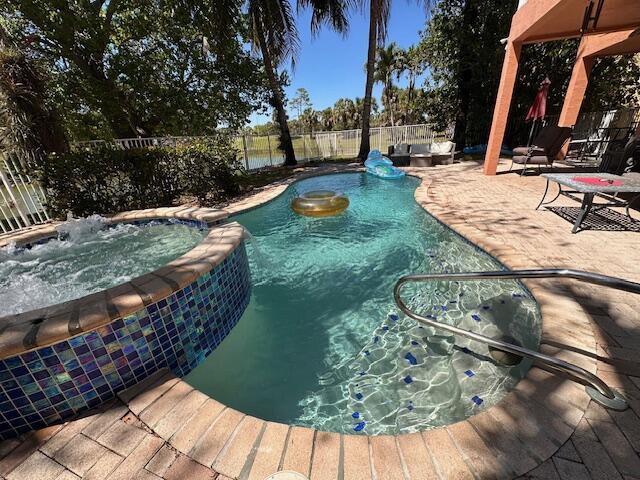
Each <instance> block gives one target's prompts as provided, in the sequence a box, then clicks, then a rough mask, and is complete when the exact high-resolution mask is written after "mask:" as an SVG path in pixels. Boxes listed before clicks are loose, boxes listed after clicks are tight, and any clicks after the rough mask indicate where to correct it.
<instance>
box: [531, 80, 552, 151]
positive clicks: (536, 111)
mask: <svg viewBox="0 0 640 480" xmlns="http://www.w3.org/2000/svg"><path fill="white" fill-rule="evenodd" d="M549 85H551V80H549V77H545V79H544V80H543V81H542V82H540V88H538V93H537V94H536V98H535V99H534V100H533V104H532V105H531V107H529V111H528V112H527V117H526V118H525V119H524V121H525V122H529V121H530V122H531V131H530V132H529V141H528V142H527V146H529V145H531V138H532V137H533V130H534V129H535V126H536V120H543V119H544V116H545V115H546V114H547V95H548V94H549Z"/></svg>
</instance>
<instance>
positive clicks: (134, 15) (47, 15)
mask: <svg viewBox="0 0 640 480" xmlns="http://www.w3.org/2000/svg"><path fill="white" fill-rule="evenodd" d="M241 7H242V2H241V1H240V0H216V1H207V2H185V1H183V0H90V1H79V0H76V1H69V2H59V1H56V0H0V15H1V16H3V17H4V18H6V19H8V20H9V21H10V22H11V24H12V26H13V29H14V31H19V32H21V33H22V34H23V35H24V37H25V38H26V39H28V40H29V41H30V42H31V49H32V50H33V51H34V52H36V54H37V55H39V56H40V57H41V59H42V60H43V61H45V62H47V64H48V67H49V69H50V71H51V73H52V76H53V79H54V80H55V83H56V85H55V88H54V89H53V90H52V91H53V93H54V94H55V95H56V97H57V98H56V100H57V102H58V103H59V104H60V105H61V107H62V108H61V111H62V112H63V114H64V119H65V123H66V126H67V127H68V128H69V130H70V131H71V133H72V135H73V137H75V138H78V137H85V136H92V137H93V136H96V135H98V136H102V137H105V136H106V137H108V136H116V137H135V136H140V135H143V136H144V135H166V134H176V135H185V134H186V135H197V134H206V133H211V132H213V131H214V130H215V129H216V128H219V127H232V128H235V127H238V126H242V125H243V124H244V123H245V121H246V118H247V117H248V115H249V114H250V113H251V112H252V111H253V110H254V109H256V108H257V107H259V106H260V105H261V103H262V102H263V101H264V99H265V96H264V93H265V91H264V87H263V85H264V81H263V76H262V75H263V74H262V69H261V68H260V66H259V64H258V63H256V61H255V60H253V59H252V58H251V57H250V55H249V53H248V52H246V51H245V49H244V48H243V41H242V37H243V34H244V30H245V24H244V20H243V15H242V14H241Z"/></svg>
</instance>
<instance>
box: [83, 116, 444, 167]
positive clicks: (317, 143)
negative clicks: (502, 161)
mask: <svg viewBox="0 0 640 480" xmlns="http://www.w3.org/2000/svg"><path fill="white" fill-rule="evenodd" d="M452 134H453V132H452V131H448V132H437V131H436V130H434V129H433V126H432V125H429V124H424V125H402V126H397V127H376V128H372V129H371V130H370V131H369V140H370V144H371V148H377V149H378V150H381V151H383V152H386V150H387V147H388V146H389V145H393V144H396V143H431V142H433V141H434V140H438V139H442V140H444V139H448V138H449V137H451V135H452ZM361 136H362V133H361V130H342V131H339V132H314V133H307V134H302V135H293V136H292V140H293V149H294V151H295V154H296V159H297V160H298V161H299V162H307V161H309V160H316V159H320V158H341V157H342V158H345V157H355V156H356V155H358V150H359V148H360V138H361ZM197 138H198V137H151V138H119V139H115V140H111V141H109V142H107V141H105V140H91V141H87V142H76V143H75V144H74V148H94V147H97V146H103V145H106V144H107V143H110V144H111V145H113V146H115V147H116V148H122V149H129V148H148V147H172V146H176V145H181V144H187V143H189V142H192V141H194V140H196V139H197ZM235 144H236V148H237V149H238V151H239V152H240V155H241V161H242V163H243V165H244V167H245V168H246V169H247V170H249V171H251V170H258V169H260V168H264V167H269V166H278V165H282V164H283V163H284V152H282V150H280V149H279V148H278V136H277V135H237V136H236V137H235Z"/></svg>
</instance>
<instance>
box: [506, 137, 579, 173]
mask: <svg viewBox="0 0 640 480" xmlns="http://www.w3.org/2000/svg"><path fill="white" fill-rule="evenodd" d="M570 138H571V128H569V127H558V126H555V125H548V126H546V127H543V128H542V130H540V133H538V135H537V136H536V138H535V139H534V140H533V143H532V145H531V146H530V147H516V148H514V149H513V158H512V159H511V167H510V168H509V171H511V170H512V169H513V165H514V164H516V163H517V164H519V165H522V171H521V172H520V175H524V173H525V172H526V171H527V166H528V165H537V166H538V171H539V170H540V165H548V166H549V167H553V162H554V161H555V159H556V156H557V155H558V153H560V150H562V147H563V146H564V144H565V143H566V142H567V141H569V139H570Z"/></svg>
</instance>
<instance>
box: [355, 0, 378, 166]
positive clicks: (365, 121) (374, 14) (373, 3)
mask: <svg viewBox="0 0 640 480" xmlns="http://www.w3.org/2000/svg"><path fill="white" fill-rule="evenodd" d="M369 3H370V11H369V50H368V51H367V83H366V84H365V88H364V100H363V101H362V138H361V140H360V151H359V152H358V158H359V159H360V160H365V159H366V158H367V155H368V154H369V150H370V149H371V145H370V143H369V124H370V121H371V94H372V93H373V74H374V70H375V63H376V44H377V43H378V22H377V19H378V0H369Z"/></svg>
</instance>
